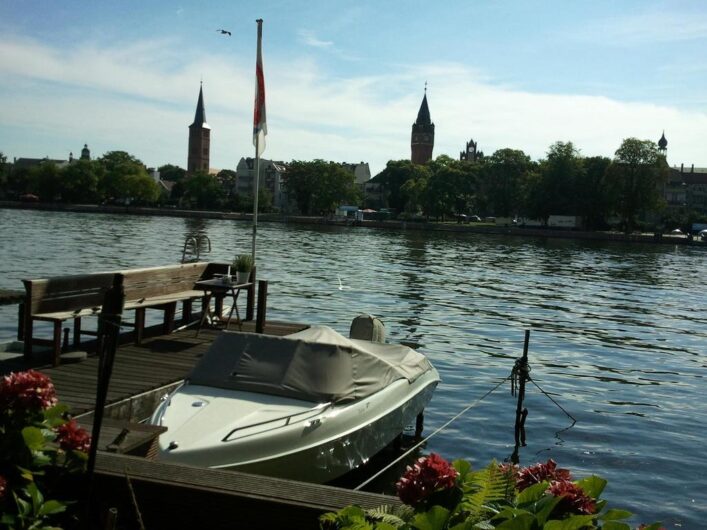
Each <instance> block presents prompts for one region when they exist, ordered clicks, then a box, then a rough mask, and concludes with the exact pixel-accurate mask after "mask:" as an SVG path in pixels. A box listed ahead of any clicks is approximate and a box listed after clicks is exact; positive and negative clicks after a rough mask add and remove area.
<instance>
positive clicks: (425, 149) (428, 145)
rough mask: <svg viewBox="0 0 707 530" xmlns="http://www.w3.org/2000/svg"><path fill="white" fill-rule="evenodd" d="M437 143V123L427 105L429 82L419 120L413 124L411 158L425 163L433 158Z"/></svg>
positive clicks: (414, 161) (418, 162) (417, 162)
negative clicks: (431, 117)
mask: <svg viewBox="0 0 707 530" xmlns="http://www.w3.org/2000/svg"><path fill="white" fill-rule="evenodd" d="M434 143H435V124H434V123H432V120H431V119H430V109H429V107H428V106H427V83H425V95H424V97H423V98H422V104H421V105H420V110H419V112H418V113H417V120H416V121H415V123H413V124H412V140H411V142H410V148H411V151H412V154H411V157H410V160H412V162H413V163H415V164H424V163H426V162H429V161H430V160H432V148H433V147H434Z"/></svg>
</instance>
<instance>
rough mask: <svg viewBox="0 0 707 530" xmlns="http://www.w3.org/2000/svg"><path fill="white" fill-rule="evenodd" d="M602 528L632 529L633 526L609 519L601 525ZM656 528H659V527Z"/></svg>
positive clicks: (614, 529)
mask: <svg viewBox="0 0 707 530" xmlns="http://www.w3.org/2000/svg"><path fill="white" fill-rule="evenodd" d="M601 528H602V530H631V526H630V525H628V524H626V523H621V522H619V521H607V522H606V523H604V524H603V525H602V526H601ZM655 530H658V529H657V528H656V529H655Z"/></svg>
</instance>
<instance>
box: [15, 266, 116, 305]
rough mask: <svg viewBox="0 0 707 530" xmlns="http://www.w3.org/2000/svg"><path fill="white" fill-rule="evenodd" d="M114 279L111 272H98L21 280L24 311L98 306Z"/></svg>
mask: <svg viewBox="0 0 707 530" xmlns="http://www.w3.org/2000/svg"><path fill="white" fill-rule="evenodd" d="M113 276H114V274H113V273H112V272H101V273H96V274H77V275H73V276H57V277H54V278H44V279H38V280H22V283H24V285H25V291H26V293H27V294H26V297H25V310H26V311H29V314H31V315H34V314H38V313H55V312H59V311H76V310H79V309H87V308H91V307H100V306H101V305H102V304H103V299H104V297H105V293H106V291H107V290H108V289H109V288H110V287H111V285H112V284H113Z"/></svg>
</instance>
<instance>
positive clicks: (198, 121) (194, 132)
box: [187, 86, 211, 174]
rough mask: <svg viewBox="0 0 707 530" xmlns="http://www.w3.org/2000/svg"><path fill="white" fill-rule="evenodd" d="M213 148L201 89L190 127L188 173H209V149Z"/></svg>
mask: <svg viewBox="0 0 707 530" xmlns="http://www.w3.org/2000/svg"><path fill="white" fill-rule="evenodd" d="M210 147H211V127H209V125H208V124H207V123H206V111H205V110H204V90H203V86H200V87H199V100H198V101H197V103H196V113H195V114H194V123H192V124H191V125H190V126H189V155H188V157H187V173H189V174H193V173H196V172H197V171H203V172H205V173H208V172H209V154H210V153H209V149H210Z"/></svg>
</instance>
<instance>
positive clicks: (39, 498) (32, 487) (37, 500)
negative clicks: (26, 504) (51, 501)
mask: <svg viewBox="0 0 707 530" xmlns="http://www.w3.org/2000/svg"><path fill="white" fill-rule="evenodd" d="M26 491H27V493H29V496H30V498H31V499H32V513H34V514H37V513H39V510H40V508H41V507H42V504H44V496H43V495H42V492H41V491H39V488H38V487H37V484H36V483H35V482H30V483H29V484H28V485H27V488H26Z"/></svg>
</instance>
